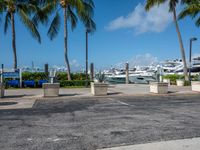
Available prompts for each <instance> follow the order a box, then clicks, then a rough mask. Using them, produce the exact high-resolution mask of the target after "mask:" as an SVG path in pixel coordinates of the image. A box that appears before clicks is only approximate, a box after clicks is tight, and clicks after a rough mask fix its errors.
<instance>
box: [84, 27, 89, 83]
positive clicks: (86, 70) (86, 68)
mask: <svg viewBox="0 0 200 150" xmlns="http://www.w3.org/2000/svg"><path fill="white" fill-rule="evenodd" d="M85 60H86V63H85V65H86V66H85V75H86V87H87V86H88V30H86V59H85Z"/></svg>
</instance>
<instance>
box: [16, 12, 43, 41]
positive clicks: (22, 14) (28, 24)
mask: <svg viewBox="0 0 200 150" xmlns="http://www.w3.org/2000/svg"><path fill="white" fill-rule="evenodd" d="M18 14H19V17H20V19H21V21H22V22H23V24H24V25H25V26H26V28H27V29H28V30H29V31H30V33H31V35H32V36H33V37H34V38H35V39H36V40H37V41H38V42H39V43H41V37H40V34H39V32H38V30H37V28H36V26H35V24H34V23H33V22H32V21H31V20H30V19H29V17H28V16H27V14H26V13H25V12H24V11H23V10H22V9H19V10H18Z"/></svg>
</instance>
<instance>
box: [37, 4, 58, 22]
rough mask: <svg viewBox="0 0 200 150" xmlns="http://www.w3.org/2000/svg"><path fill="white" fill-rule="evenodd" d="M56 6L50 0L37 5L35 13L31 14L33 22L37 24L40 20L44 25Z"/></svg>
mask: <svg viewBox="0 0 200 150" xmlns="http://www.w3.org/2000/svg"><path fill="white" fill-rule="evenodd" d="M56 8H57V5H55V4H54V3H52V2H51V3H49V2H48V3H45V4H43V5H42V6H41V7H38V8H37V10H36V13H35V15H34V16H33V22H34V24H35V25H38V23H39V22H40V23H42V24H44V25H47V23H48V21H49V17H50V16H51V15H52V13H53V12H54V11H55V10H56Z"/></svg>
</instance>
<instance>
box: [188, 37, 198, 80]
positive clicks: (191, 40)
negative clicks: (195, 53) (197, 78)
mask: <svg viewBox="0 0 200 150" xmlns="http://www.w3.org/2000/svg"><path fill="white" fill-rule="evenodd" d="M196 40H197V38H195V37H193V38H191V39H190V60H189V61H190V66H189V80H190V81H191V67H192V42H193V41H196Z"/></svg>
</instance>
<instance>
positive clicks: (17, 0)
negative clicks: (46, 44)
mask: <svg viewBox="0 0 200 150" xmlns="http://www.w3.org/2000/svg"><path fill="white" fill-rule="evenodd" d="M35 8H36V7H35V6H34V5H33V4H32V3H31V2H29V1H28V0H24V1H22V0H3V1H0V15H5V22H4V33H5V34H6V33H7V30H8V27H9V26H10V25H11V29H12V48H13V54H14V64H13V68H14V69H17V48H16V33H15V15H16V14H17V15H18V16H19V18H20V21H21V22H22V23H23V24H24V26H25V27H26V28H27V29H28V30H29V31H30V33H31V35H32V36H33V37H34V38H35V39H37V40H38V42H39V43H40V42H41V38H40V34H39V32H38V30H37V28H36V26H35V25H34V23H33V22H32V21H31V19H30V16H31V13H32V12H33V11H34V9H35Z"/></svg>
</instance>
